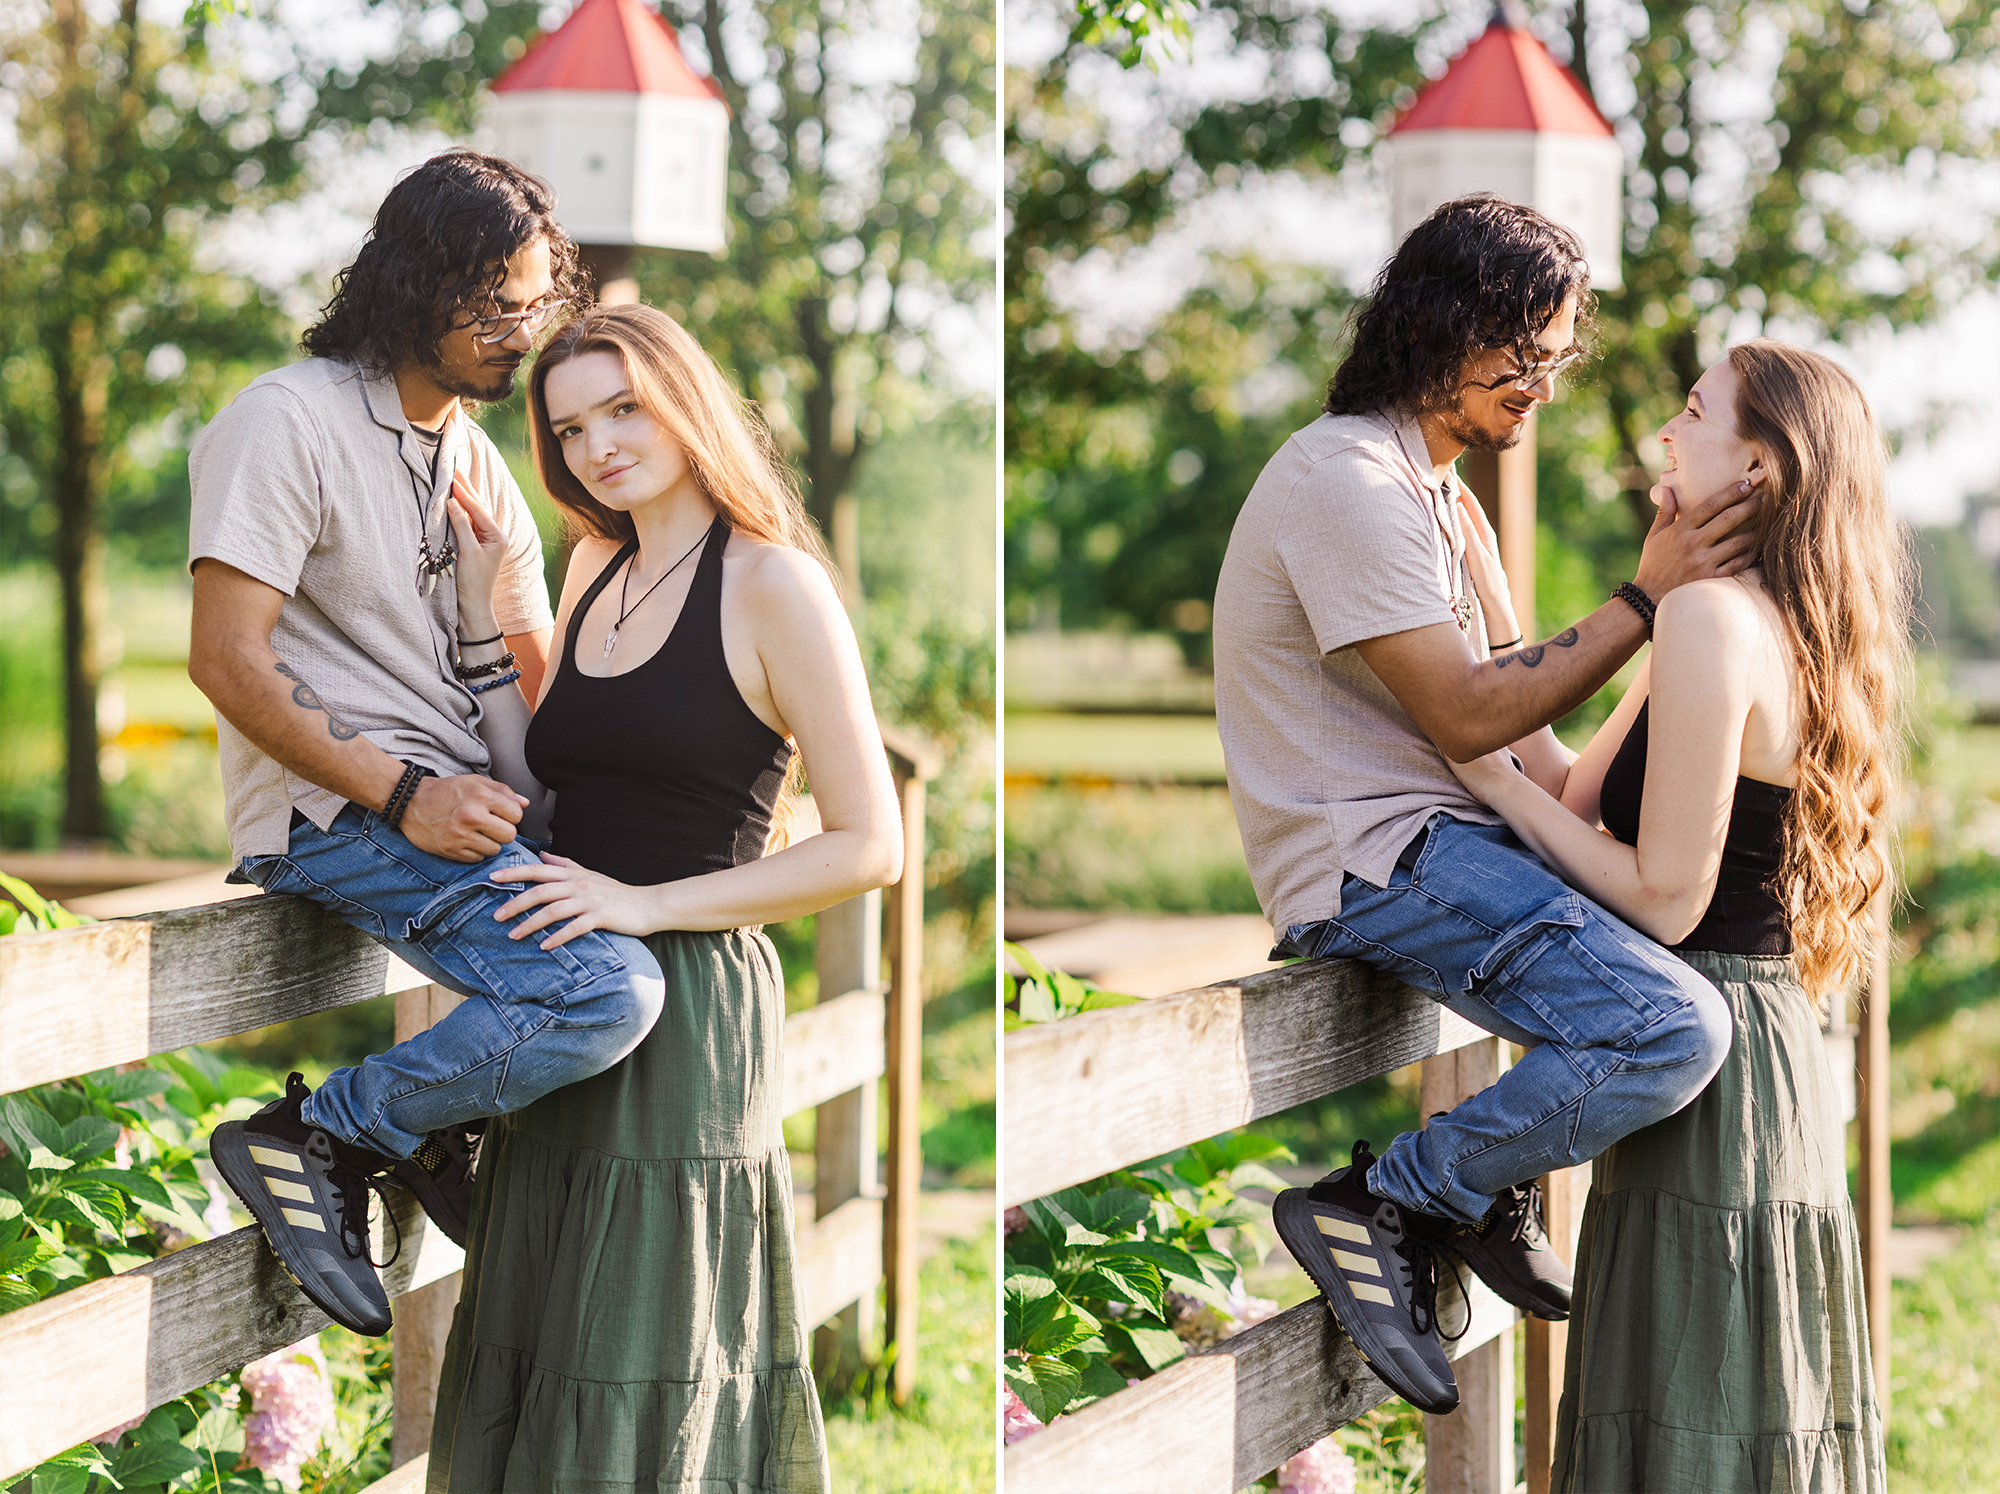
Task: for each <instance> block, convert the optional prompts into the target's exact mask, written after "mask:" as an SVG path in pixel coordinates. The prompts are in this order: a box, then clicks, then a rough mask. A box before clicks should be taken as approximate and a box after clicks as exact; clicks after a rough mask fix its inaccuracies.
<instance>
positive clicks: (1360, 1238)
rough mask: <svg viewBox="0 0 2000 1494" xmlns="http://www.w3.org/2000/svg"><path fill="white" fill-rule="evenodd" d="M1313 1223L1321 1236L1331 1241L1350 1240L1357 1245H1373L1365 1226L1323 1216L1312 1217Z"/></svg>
mask: <svg viewBox="0 0 2000 1494" xmlns="http://www.w3.org/2000/svg"><path fill="white" fill-rule="evenodd" d="M1313 1223H1314V1224H1317V1225H1318V1226H1319V1232H1320V1233H1321V1234H1323V1235H1326V1236H1328V1237H1329V1238H1331V1239H1335V1240H1352V1241H1354V1242H1355V1243H1356V1244H1359V1245H1372V1244H1374V1243H1375V1242H1374V1240H1373V1239H1372V1238H1371V1237H1370V1236H1369V1233H1368V1226H1367V1225H1365V1224H1350V1223H1349V1222H1348V1221H1347V1220H1345V1219H1329V1218H1327V1217H1326V1215H1324V1214H1315V1215H1313Z"/></svg>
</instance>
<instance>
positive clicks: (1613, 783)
mask: <svg viewBox="0 0 2000 1494" xmlns="http://www.w3.org/2000/svg"><path fill="white" fill-rule="evenodd" d="M1652 709H1653V703H1652V701H1650V700H1648V701H1647V702H1646V703H1645V704H1644V705H1642V706H1640V707H1639V715H1638V717H1637V718H1636V719H1635V720H1634V721H1633V722H1632V729H1631V730H1630V731H1628V732H1626V733H1625V740H1624V741H1623V742H1621V743H1620V744H1619V747H1618V751H1617V754H1616V755H1615V756H1613V758H1612V759H1611V766H1610V767H1608V768H1606V769H1605V770H1604V787H1603V788H1602V789H1601V790H1600V791H1599V794H1598V800H1597V812H1598V814H1599V816H1600V817H1602V819H1603V820H1604V828H1605V829H1607V830H1609V831H1610V832H1611V833H1612V834H1613V835H1614V836H1616V837H1617V838H1618V839H1619V840H1621V841H1623V842H1624V843H1625V844H1626V845H1628V846H1636V845H1638V843H1639V805H1640V801H1641V800H1643V799H1644V797H1645V793H1646V729H1647V724H1648V722H1649V721H1650V720H1651V719H1652ZM1791 802H1792V791H1791V790H1790V789H1788V788H1784V787H1782V786H1781V785H1779V784H1775V783H1763V782H1760V781H1759V780H1757V779H1755V778H1743V777H1739V778H1737V780H1736V797H1735V801H1734V802H1733V803H1732V804H1731V806H1730V810H1729V829H1728V830H1727V831H1726V832H1725V833H1724V835H1723V838H1722V870H1721V872H1720V874H1719V875H1718V876H1717V877H1716V880H1715V896H1714V897H1712V898H1711V899H1709V904H1708V909H1707V911H1706V912H1704V913H1703V914H1702V915H1701V922H1700V923H1698V924H1696V925H1695V926H1694V930H1693V931H1692V932H1691V933H1690V934H1689V935H1688V936H1687V937H1686V938H1685V939H1683V940H1681V942H1680V943H1678V944H1676V945H1674V946H1673V947H1674V948H1675V949H1707V950H1715V951H1718V952H1720V953H1722V954H1742V955H1788V954H1790V953H1791V952H1792V931H1791V929H1790V927H1789V926H1788V925H1787V924H1786V922H1785V908H1784V904H1783V903H1781V902H1779V901H1778V896H1777V893H1776V892H1775V891H1774V890H1773V887H1774V884H1775V882H1776V880H1777V875H1778V860H1779V857H1780V856H1781V855H1782V854H1783V852H1784V844H1785V810H1786V809H1787V807H1788V806H1789V805H1790V804H1791Z"/></svg>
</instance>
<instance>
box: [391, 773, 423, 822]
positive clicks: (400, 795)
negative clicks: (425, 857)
mask: <svg viewBox="0 0 2000 1494" xmlns="http://www.w3.org/2000/svg"><path fill="white" fill-rule="evenodd" d="M424 772H425V770H424V769H423V768H422V767H420V766H419V765H418V764H416V763H413V762H407V761H406V762H405V763H404V764H403V776H402V777H401V778H398V779H397V780H396V786H395V788H393V789H391V790H390V791H389V802H388V803H387V804H384V805H383V806H382V822H383V823H384V824H385V825H387V826H388V827H389V828H390V829H391V830H393V829H395V828H396V826H397V825H399V824H401V823H402V820H403V811H404V810H406V809H408V808H409V807H410V800H411V799H413V798H415V797H416V792H417V785H418V784H419V783H421V782H422V781H423V778H424Z"/></svg>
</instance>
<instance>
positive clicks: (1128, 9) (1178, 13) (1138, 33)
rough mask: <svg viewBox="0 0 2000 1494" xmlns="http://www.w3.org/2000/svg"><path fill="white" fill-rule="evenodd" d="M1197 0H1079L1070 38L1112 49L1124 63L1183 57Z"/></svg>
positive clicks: (1155, 62) (1153, 62)
mask: <svg viewBox="0 0 2000 1494" xmlns="http://www.w3.org/2000/svg"><path fill="white" fill-rule="evenodd" d="M1198 8H1199V7H1198V4H1197V3H1196V0H1077V7H1076V12H1077V14H1076V24H1075V26H1074V27H1072V28H1071V30H1070V37H1071V40H1072V41H1074V42H1077V43H1080V44H1082V45H1084V46H1088V47H1102V48H1104V49H1106V50H1108V51H1110V52H1113V53H1114V54H1115V55H1116V56H1117V58H1118V61H1119V62H1120V63H1121V64H1122V65H1124V66H1125V67H1136V66H1138V65H1139V64H1140V63H1141V62H1144V63H1147V64H1148V65H1149V66H1152V67H1155V68H1157V67H1159V66H1160V65H1161V64H1162V63H1163V62H1168V61H1182V60H1184V59H1185V58H1186V56H1187V49H1188V44H1189V42H1190V41H1191V40H1192V39H1193V37H1194V15H1195V12H1196V10H1197V9H1198Z"/></svg>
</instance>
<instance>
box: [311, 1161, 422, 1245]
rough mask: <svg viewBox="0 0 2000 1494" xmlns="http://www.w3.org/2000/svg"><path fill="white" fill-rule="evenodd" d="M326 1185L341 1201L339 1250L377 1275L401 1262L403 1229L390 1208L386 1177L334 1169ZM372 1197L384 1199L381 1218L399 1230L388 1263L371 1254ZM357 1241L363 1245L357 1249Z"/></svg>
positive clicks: (352, 1170) (329, 1172)
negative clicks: (370, 1206)
mask: <svg viewBox="0 0 2000 1494" xmlns="http://www.w3.org/2000/svg"><path fill="white" fill-rule="evenodd" d="M327 1181H328V1182H329V1183H331V1184H332V1185H333V1191H334V1195H335V1196H336V1197H337V1198H339V1200H340V1248H341V1249H342V1250H344V1251H346V1252H347V1258H348V1259H349V1260H366V1261H367V1262H368V1264H369V1265H371V1266H373V1267H374V1268H375V1269H376V1270H378V1271H380V1270H382V1269H384V1268H385V1267H388V1266H393V1265H395V1264H396V1262H397V1261H398V1260H400V1259H402V1255H403V1226H402V1225H400V1224H398V1223H397V1222H396V1215H395V1212H394V1211H393V1210H392V1209H391V1208H390V1207H389V1195H388V1191H387V1184H386V1182H385V1181H384V1179H383V1175H382V1174H381V1173H363V1172H356V1171H355V1170H354V1169H353V1168H351V1167H340V1166H335V1167H333V1168H332V1169H330V1170H329V1171H328V1173H327ZM371 1194H380V1195H381V1197H382V1217H383V1218H385V1219H387V1220H388V1221H389V1223H390V1224H392V1225H394V1226H395V1229H396V1249H395V1251H394V1252H393V1253H392V1254H391V1255H390V1257H389V1258H388V1259H387V1260H386V1261H378V1260H376V1259H375V1258H374V1257H373V1256H371V1255H369V1254H368V1199H369V1196H370V1195H371ZM355 1241H359V1242H360V1243H359V1244H358V1245H356V1244H355V1243H353V1242H355Z"/></svg>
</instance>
